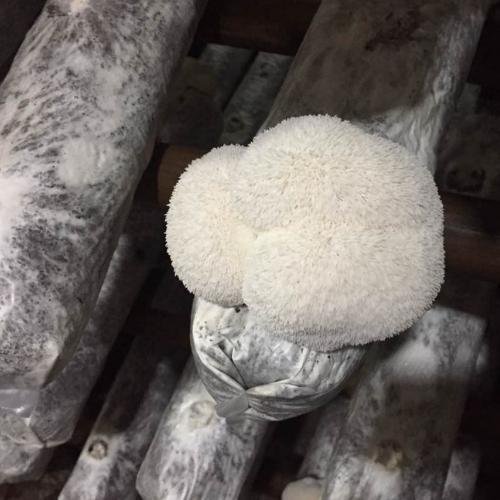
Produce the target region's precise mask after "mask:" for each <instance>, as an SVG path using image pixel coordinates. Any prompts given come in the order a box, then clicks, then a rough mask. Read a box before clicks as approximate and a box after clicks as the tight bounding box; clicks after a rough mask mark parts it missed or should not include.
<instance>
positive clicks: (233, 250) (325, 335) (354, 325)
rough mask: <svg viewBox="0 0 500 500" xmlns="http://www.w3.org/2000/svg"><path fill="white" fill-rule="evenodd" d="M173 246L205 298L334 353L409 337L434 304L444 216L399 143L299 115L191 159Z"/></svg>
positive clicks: (171, 215) (176, 198) (178, 267)
mask: <svg viewBox="0 0 500 500" xmlns="http://www.w3.org/2000/svg"><path fill="white" fill-rule="evenodd" d="M167 247H168V252H169V254H170V257H171V259H172V264H173V267H174V270H175V272H176V273H177V275H178V276H179V278H180V279H181V280H182V281H183V282H184V284H185V285H186V287H187V288H188V289H189V290H190V291H192V292H193V293H194V294H195V295H197V296H199V297H201V298H203V299H205V300H207V301H210V302H213V303H215V304H219V305H222V306H235V305H238V304H243V303H244V304H246V306H247V307H248V309H249V311H250V312H251V314H252V317H253V320H254V321H255V322H256V324H258V325H259V327H260V328H262V329H263V330H265V331H268V332H269V334H270V335H273V336H275V337H279V338H282V339H284V340H286V341H288V342H292V343H295V344H298V345H301V346H305V347H307V348H310V349H315V350H317V351H332V350H335V349H339V348H340V347H343V346H354V345H360V344H366V343H368V342H372V341H375V340H383V339H385V338H387V337H390V336H392V335H394V334H396V333H399V332H401V331H403V330H405V329H406V328H408V327H409V326H410V325H411V324H412V323H413V322H414V321H415V320H416V319H417V318H418V317H419V316H421V315H422V314H423V313H424V311H425V310H426V309H427V308H428V307H429V306H430V304H431V303H432V301H433V300H434V298H435V297H436V295H437V293H438V291H439V288H440V285H441V283H442V280H443V267H444V265H443V262H444V254H443V214H442V205H441V201H440V199H439V196H438V193H437V189H436V186H435V184H434V181H433V178H432V175H431V173H430V172H429V171H428V170H427V169H426V168H425V166H424V165H422V164H421V162H420V161H419V159H418V158H417V157H415V156H414V155H412V154H411V153H410V152H409V151H407V150H406V149H405V148H403V147H402V146H399V145H398V144H395V143H393V142H391V141H389V140H387V139H384V138H381V137H378V136H375V135H371V134H369V133H366V132H365V131H363V130H362V129H360V128H358V127H356V126H354V125H352V124H351V123H349V122H347V121H342V120H340V119H339V118H336V117H330V116H303V117H299V118H291V119H288V120H285V121H283V122H282V123H280V124H279V125H277V126H276V127H274V128H272V129H269V130H267V131H265V132H263V133H261V134H259V135H258V136H257V137H256V138H255V139H254V141H253V142H252V143H251V144H250V145H249V146H248V147H246V148H245V147H242V146H224V147H221V148H218V149H215V150H213V151H212V152H210V153H208V154H207V155H205V156H204V157H202V158H201V159H199V160H196V161H194V162H193V163H192V164H191V166H190V167H189V168H188V169H187V170H186V172H185V173H184V174H183V175H182V177H181V178H180V180H179V182H178V184H177V186H176V188H175V190H174V193H173V195H172V198H171V201H170V208H169V210H168V214H167Z"/></svg>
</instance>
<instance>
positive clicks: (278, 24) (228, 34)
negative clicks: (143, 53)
mask: <svg viewBox="0 0 500 500" xmlns="http://www.w3.org/2000/svg"><path fill="white" fill-rule="evenodd" d="M319 3H320V2H319V0H272V1H269V0H211V1H209V2H208V5H207V8H206V10H205V14H204V16H203V18H202V20H201V22H200V25H199V27H198V33H197V37H196V38H197V40H198V41H202V42H210V43H220V44H224V45H233V46H236V47H246V48H250V49H255V50H262V51H265V52H275V53H277V54H288V55H293V54H295V53H296V52H297V49H298V48H299V45H300V42H301V41H302V38H303V37H304V34H305V32H306V31H307V28H308V26H309V24H310V23H311V20H312V18H313V16H314V14H315V12H316V10H317V8H318V6H319Z"/></svg>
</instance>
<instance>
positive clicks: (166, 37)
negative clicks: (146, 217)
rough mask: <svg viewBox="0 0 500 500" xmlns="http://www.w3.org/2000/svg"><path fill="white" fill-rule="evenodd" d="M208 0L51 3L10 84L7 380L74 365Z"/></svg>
mask: <svg viewBox="0 0 500 500" xmlns="http://www.w3.org/2000/svg"><path fill="white" fill-rule="evenodd" d="M204 4H205V1H204V0H148V1H146V0H49V1H48V2H47V4H46V6H45V9H44V11H43V13H42V14H41V16H40V17H39V19H38V21H37V22H36V23H35V25H34V26H33V28H32V29H31V31H30V32H29V33H28V35H27V37H26V40H25V41H24V43H23V45H22V47H21V49H20V51H19V52H18V54H17V56H16V59H15V61H14V63H13V66H12V69H11V71H10V72H9V74H8V75H7V77H6V79H5V81H4V83H3V84H2V86H1V87H0V189H1V191H2V199H1V201H0V220H1V224H0V388H5V387H39V386H41V385H43V384H44V383H46V382H47V380H48V378H49V377H50V376H53V375H54V374H55V372H56V371H57V370H58V369H60V368H62V366H63V365H64V363H65V362H66V361H67V357H68V356H69V355H70V353H71V351H72V348H73V347H74V345H75V344H76V343H77V341H78V338H79V336H80V334H81V332H82V331H83V328H84V326H85V324H86V322H87V320H88V318H89V315H90V312H91V310H92V308H93V306H94V304H95V301H96V300H97V295H98V292H99V289H100V286H101V283H102V281H103V279H104V275H105V273H106V269H107V266H108V263H109V259H110V257H111V254H112V252H113V249H114V247H115V245H116V241H117V238H118V235H119V234H120V232H121V228H122V226H123V222H124V220H125V218H126V215H127V212H128V209H129V206H130V202H131V198H132V194H133V192H134V189H135V187H136V184H137V182H138V180H139V178H140V176H141V174H142V172H143V169H144V167H145V166H146V164H147V161H148V159H149V157H150V154H151V148H152V144H153V141H154V138H155V136H156V128H157V127H156V122H157V116H158V112H159V110H160V105H161V103H162V101H163V100H164V97H165V93H166V87H167V85H168V83H169V81H170V80H171V78H172V75H173V73H174V72H175V70H176V68H177V63H178V60H179V58H180V56H181V55H182V54H183V52H184V51H185V50H186V49H187V47H188V44H189V42H190V39H191V35H192V34H193V31H194V29H195V27H196V23H197V21H198V18H199V16H200V14H201V12H202V9H203V7H204Z"/></svg>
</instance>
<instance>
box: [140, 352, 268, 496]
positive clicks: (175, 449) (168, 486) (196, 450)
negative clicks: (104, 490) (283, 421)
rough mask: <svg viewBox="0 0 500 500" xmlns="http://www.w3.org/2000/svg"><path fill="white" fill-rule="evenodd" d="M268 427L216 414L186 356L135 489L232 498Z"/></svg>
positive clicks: (159, 493) (146, 492)
mask: <svg viewBox="0 0 500 500" xmlns="http://www.w3.org/2000/svg"><path fill="white" fill-rule="evenodd" d="M267 427H268V424H267V423H266V422H257V421H252V420H250V419H248V418H245V419H240V420H237V421H228V420H226V419H224V418H221V417H218V416H217V414H216V413H215V402H214V400H213V399H212V397H211V396H210V395H209V394H208V392H207V391H206V389H205V388H204V386H203V384H202V382H201V381H200V379H199V377H198V374H197V373H196V369H195V367H194V364H193V362H192V361H190V362H189V364H188V366H186V368H185V370H184V374H183V376H182V379H181V380H180V382H179V384H178V386H177V389H176V391H175V393H174V395H173V396H172V400H171V401H170V405H169V407H168V408H167V411H166V412H165V414H164V416H163V418H162V421H161V422H160V425H159V426H158V432H157V434H156V436H155V438H154V440H153V443H152V445H151V447H150V449H149V451H148V453H147V455H146V458H145V459H144V462H143V464H142V466H141V469H140V472H139V476H138V478H137V490H138V491H139V493H140V495H141V497H142V498H143V499H145V500H157V499H160V498H161V499H162V500H167V499H168V500H170V499H171V500H188V499H189V500H191V499H195V498H196V499H198V498H199V499H201V498H206V499H212V498H213V499H217V500H234V499H235V498H238V495H239V493H240V492H241V489H242V486H243V483H244V481H245V479H246V478H247V477H248V474H249V472H250V469H251V466H252V464H253V462H254V461H255V459H256V456H257V454H258V453H259V449H260V448H261V445H262V442H263V440H264V437H265V433H266V429H267Z"/></svg>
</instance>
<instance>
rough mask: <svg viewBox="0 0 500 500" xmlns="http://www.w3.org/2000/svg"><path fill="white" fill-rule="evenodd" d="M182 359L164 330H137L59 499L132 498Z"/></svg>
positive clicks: (100, 499)
mask: <svg viewBox="0 0 500 500" xmlns="http://www.w3.org/2000/svg"><path fill="white" fill-rule="evenodd" d="M162 326H166V325H162ZM184 359H185V356H184ZM182 360H183V356H182V354H181V353H176V352H174V351H172V347H171V344H169V342H168V330H166V331H165V330H163V329H162V330H160V329H158V330H154V329H152V330H148V331H143V332H139V333H138V335H137V337H136V338H135V340H134V342H133V344H132V346H131V348H130V351H129V354H128V355H127V357H126V359H125V361H124V363H123V365H122V367H121V368H120V372H119V373H118V376H117V378H116V380H115V382H114V384H113V387H112V388H111V391H110V392H109V394H108V396H107V397H106V401H105V403H104V406H103V409H102V410H101V413H100V414H99V417H98V418H97V421H96V423H95V425H94V427H93V428H92V431H91V433H90V435H89V437H88V439H87V441H86V443H85V445H84V447H83V450H82V452H81V454H80V457H79V458H78V461H77V463H76V465H75V467H74V469H73V472H72V473H71V476H70V477H69V479H68V481H67V483H66V484H65V486H64V488H63V490H62V492H61V494H60V495H59V498H60V499H61V500H105V499H109V500H112V499H115V498H116V499H119V498H135V479H136V475H137V472H138V470H139V466H140V465H141V463H142V460H143V458H144V455H145V454H146V451H147V450H148V447H149V444H150V443H151V440H152V439H153V436H154V433H155V431H156V428H157V427H158V423H159V421H160V418H161V416H162V413H163V411H164V409H165V406H166V405H167V404H168V401H169V399H170V395H171V394H172V392H173V391H174V388H175V384H176V382H177V378H178V376H179V374H180V372H181V369H182V365H181V363H182Z"/></svg>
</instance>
